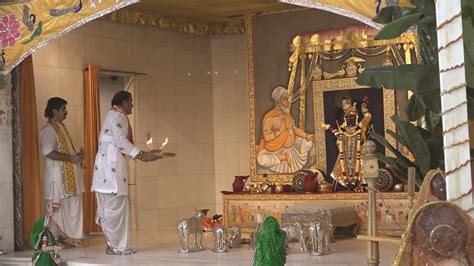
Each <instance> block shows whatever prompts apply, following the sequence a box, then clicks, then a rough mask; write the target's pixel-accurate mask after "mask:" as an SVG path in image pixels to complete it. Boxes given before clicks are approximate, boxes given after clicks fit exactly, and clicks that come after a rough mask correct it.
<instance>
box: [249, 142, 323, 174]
mask: <svg viewBox="0 0 474 266" xmlns="http://www.w3.org/2000/svg"><path fill="white" fill-rule="evenodd" d="M312 148H313V142H312V141H307V140H305V139H303V138H296V141H295V144H294V145H293V146H291V147H289V148H281V149H279V150H278V151H275V152H271V151H268V150H265V149H263V150H262V151H260V153H259V154H258V155H257V163H258V165H259V166H261V167H262V168H264V169H268V170H270V171H272V172H274V173H294V172H296V171H298V170H301V169H303V168H304V167H305V166H308V167H309V166H310V165H308V162H309V164H312V163H313V162H314V158H312V157H314V156H310V151H311V149H312ZM285 153H287V154H288V156H289V157H290V159H291V163H289V162H288V161H280V159H279V158H278V155H280V154H285ZM268 170H267V171H268ZM262 172H263V173H264V172H265V170H263V171H262Z"/></svg>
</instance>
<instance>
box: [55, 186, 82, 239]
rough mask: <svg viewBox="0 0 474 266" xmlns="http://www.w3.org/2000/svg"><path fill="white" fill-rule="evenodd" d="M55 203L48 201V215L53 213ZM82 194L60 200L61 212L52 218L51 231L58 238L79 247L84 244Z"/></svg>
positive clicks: (58, 211) (57, 212)
mask: <svg viewBox="0 0 474 266" xmlns="http://www.w3.org/2000/svg"><path fill="white" fill-rule="evenodd" d="M52 204H53V202H52V200H47V201H46V205H47V209H48V213H49V214H51V213H53V205H52ZM82 215H83V213H82V193H80V194H78V195H75V196H70V197H67V198H63V199H60V200H59V210H57V211H56V212H54V214H52V216H51V217H50V221H49V222H50V223H52V226H51V230H52V231H53V233H54V234H55V236H56V237H57V238H59V237H62V238H63V240H64V241H65V242H66V243H68V244H71V245H74V246H78V245H81V244H82V242H83V239H82V238H83V224H82Z"/></svg>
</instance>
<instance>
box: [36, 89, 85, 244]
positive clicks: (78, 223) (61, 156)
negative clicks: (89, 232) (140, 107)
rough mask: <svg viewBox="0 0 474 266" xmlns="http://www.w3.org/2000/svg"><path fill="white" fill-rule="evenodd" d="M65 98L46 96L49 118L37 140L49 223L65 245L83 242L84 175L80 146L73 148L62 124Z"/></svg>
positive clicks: (64, 116)
mask: <svg viewBox="0 0 474 266" xmlns="http://www.w3.org/2000/svg"><path fill="white" fill-rule="evenodd" d="M66 104H67V101H66V100H64V99H62V98H59V97H54V98H51V99H49V100H48V103H47V106H46V109H45V110H44V116H45V117H46V118H47V119H48V122H47V123H46V125H45V126H44V127H43V128H42V129H41V131H40V135H39V140H40V144H41V153H42V154H43V156H44V162H45V167H44V198H45V199H46V208H47V212H48V216H49V217H50V218H49V224H50V227H51V230H52V231H53V232H54V234H55V236H56V238H58V240H59V243H61V244H63V245H64V246H65V247H70V246H79V245H81V244H82V243H83V232H82V228H83V226H82V194H83V193H84V177H83V173H82V167H81V165H80V163H81V162H82V160H83V159H84V154H83V152H82V149H81V151H80V152H76V149H75V147H74V145H73V143H72V140H71V136H70V135H69V132H68V130H67V128H66V125H64V124H63V121H64V120H65V119H66V116H67V113H68V112H67V109H66Z"/></svg>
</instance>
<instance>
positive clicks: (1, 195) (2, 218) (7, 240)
mask: <svg viewBox="0 0 474 266" xmlns="http://www.w3.org/2000/svg"><path fill="white" fill-rule="evenodd" d="M8 80H9V77H8ZM10 96H11V87H10V86H9V85H7V86H6V87H4V88H1V89H0V110H2V111H3V112H5V113H4V114H3V115H1V116H0V121H1V123H0V147H1V149H0V169H2V170H1V171H0V213H1V215H0V236H2V238H3V239H0V249H3V250H6V251H8V252H13V246H14V240H13V234H14V225H13V177H12V176H13V170H12V169H13V160H12V128H11V121H8V123H6V122H7V120H5V119H6V118H7V117H11V97H10ZM8 214H10V215H8Z"/></svg>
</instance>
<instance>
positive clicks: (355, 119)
mask: <svg viewBox="0 0 474 266" xmlns="http://www.w3.org/2000/svg"><path fill="white" fill-rule="evenodd" d="M367 105H368V99H367V97H364V99H363V102H362V104H361V108H360V109H361V113H362V114H363V117H362V119H359V111H358V109H357V105H356V103H353V102H352V100H351V99H350V98H349V97H348V96H343V98H342V100H341V107H342V111H343V117H342V122H341V123H339V122H338V121H337V120H336V124H337V128H332V127H331V125H330V124H323V125H322V126H323V128H324V129H325V130H330V131H331V132H332V133H333V134H334V136H335V137H336V145H337V149H338V155H337V159H336V162H335V164H334V168H333V170H332V173H331V177H332V178H333V179H334V180H336V181H337V182H338V183H339V184H341V185H342V186H344V187H346V188H347V190H354V191H356V192H362V191H363V185H364V184H365V181H364V178H363V176H362V173H361V147H362V144H363V143H364V142H365V140H366V139H367V135H366V134H367V130H368V129H369V128H370V122H371V120H372V114H371V113H370V111H369V108H368V106H367Z"/></svg>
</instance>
